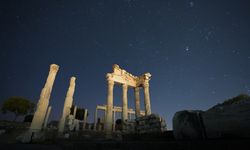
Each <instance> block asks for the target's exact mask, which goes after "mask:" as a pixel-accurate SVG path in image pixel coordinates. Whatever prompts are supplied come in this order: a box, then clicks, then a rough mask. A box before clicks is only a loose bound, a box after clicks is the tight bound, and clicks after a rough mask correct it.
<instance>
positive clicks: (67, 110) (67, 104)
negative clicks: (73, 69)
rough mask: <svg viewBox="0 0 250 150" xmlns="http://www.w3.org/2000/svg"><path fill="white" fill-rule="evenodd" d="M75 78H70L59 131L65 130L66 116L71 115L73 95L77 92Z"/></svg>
mask: <svg viewBox="0 0 250 150" xmlns="http://www.w3.org/2000/svg"><path fill="white" fill-rule="evenodd" d="M75 80H76V78H75V77H71V78H70V84H69V88H68V92H67V95H66V98H65V101H64V107H63V113H62V117H61V119H60V122H59V126H58V131H59V132H63V131H64V126H65V120H66V117H67V116H69V115H70V108H71V107H72V103H73V95H74V92H75Z"/></svg>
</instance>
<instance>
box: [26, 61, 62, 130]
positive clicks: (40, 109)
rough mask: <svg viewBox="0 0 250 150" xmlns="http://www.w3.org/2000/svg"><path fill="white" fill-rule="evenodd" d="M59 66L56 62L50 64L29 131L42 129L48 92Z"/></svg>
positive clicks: (48, 97) (47, 102)
mask: <svg viewBox="0 0 250 150" xmlns="http://www.w3.org/2000/svg"><path fill="white" fill-rule="evenodd" d="M58 69H59V66H58V65H56V64H51V65H50V71H49V75H48V78H47V81H46V83H45V85H44V88H43V89H42V91H41V94H40V99H39V101H38V103H37V108H36V112H35V114H34V117H33V120H32V123H31V125H30V131H31V132H36V131H40V130H41V129H42V125H43V121H44V118H45V114H46V111H47V108H48V105H49V99H50V94H51V92H52V87H53V84H54V81H55V77H56V74H57V71H58Z"/></svg>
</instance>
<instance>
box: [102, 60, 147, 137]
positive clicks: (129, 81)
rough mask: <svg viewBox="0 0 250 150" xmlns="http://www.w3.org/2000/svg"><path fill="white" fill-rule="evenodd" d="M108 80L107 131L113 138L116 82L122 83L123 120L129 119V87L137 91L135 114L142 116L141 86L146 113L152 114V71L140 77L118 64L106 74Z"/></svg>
mask: <svg viewBox="0 0 250 150" xmlns="http://www.w3.org/2000/svg"><path fill="white" fill-rule="evenodd" d="M106 78H107V82H108V95H107V106H106V107H107V109H106V118H105V131H106V135H107V138H111V133H112V124H113V88H114V84H115V83H117V84H121V85H122V121H123V122H125V121H126V120H127V119H128V98H127V91H128V87H131V88H134V91H135V114H136V117H139V116H140V94H139V92H140V88H143V89H144V97H145V99H144V104H145V115H146V116H147V115H150V114H151V105H150V95H149V80H150V78H151V74H150V73H145V74H143V75H141V76H139V77H137V76H134V75H132V74H130V73H128V72H127V71H126V70H123V69H121V68H120V67H119V66H118V65H117V64H115V65H113V72H112V73H107V75H106Z"/></svg>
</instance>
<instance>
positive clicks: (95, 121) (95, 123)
mask: <svg viewBox="0 0 250 150" xmlns="http://www.w3.org/2000/svg"><path fill="white" fill-rule="evenodd" d="M96 125H97V108H96V109H95V118H94V130H96Z"/></svg>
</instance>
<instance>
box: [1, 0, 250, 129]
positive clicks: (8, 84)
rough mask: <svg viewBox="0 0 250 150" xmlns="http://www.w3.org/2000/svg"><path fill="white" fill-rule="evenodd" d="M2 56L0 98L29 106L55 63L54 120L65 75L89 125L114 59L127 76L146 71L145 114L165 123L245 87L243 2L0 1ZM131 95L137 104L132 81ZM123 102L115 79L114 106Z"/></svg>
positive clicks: (246, 8)
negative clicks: (150, 113)
mask: <svg viewBox="0 0 250 150" xmlns="http://www.w3.org/2000/svg"><path fill="white" fill-rule="evenodd" d="M0 61H1V63H0V69H1V73H0V91H1V92H0V103H2V102H3V101H4V100H5V99H7V98H8V97H10V96H22V97H26V98H28V99H30V100H32V101H34V102H35V103H36V102H37V101H38V99H39V95H40V91H41V89H42V88H43V86H44V83H45V81H46V78H47V75H48V70H49V65H50V64H52V63H56V64H58V65H59V66H60V69H59V72H58V74H57V78H56V80H55V84H54V88H53V91H52V95H51V99H50V104H51V105H52V107H53V108H52V117H51V119H53V120H55V119H59V117H60V116H61V112H62V109H63V103H64V100H65V95H66V92H67V89H68V85H69V79H70V77H71V76H76V77H77V80H76V90H75V95H74V104H76V105H78V106H80V107H85V108H87V109H89V110H90V115H89V120H90V122H92V121H93V116H94V110H95V106H96V105H97V104H106V96H107V82H106V78H105V76H106V73H108V72H111V71H112V65H113V64H118V65H120V67H121V68H123V69H125V70H127V71H128V72H130V73H132V74H134V75H141V74H143V73H145V72H150V73H151V74H152V79H151V80H150V94H151V95H150V96H151V106H152V111H153V112H154V113H158V114H160V115H161V116H163V117H164V118H165V119H166V120H167V124H168V127H170V128H171V127H172V121H171V120H172V117H173V115H174V113H175V112H176V111H179V110H183V109H201V110H206V109H208V108H210V107H211V106H213V105H215V104H217V103H220V102H222V101H223V100H225V99H227V98H230V97H233V96H236V95H238V94H240V93H246V94H250V1H249V0H219V1H216V0H209V1H205V0H199V1H198V0H113V1H110V0H88V1H85V0H81V1H80V0H79V1H69V0H68V1H66V0H57V1H50V0H47V1H28V0H25V1H18V0H16V1H12V0H8V1H1V2H0ZM128 98H129V101H128V105H129V107H130V108H134V103H135V102H134V92H133V89H132V88H130V89H129V91H128ZM121 102H122V87H121V86H119V85H116V86H115V88H114V105H118V106H121ZM143 104H144V103H143V91H142V90H141V106H142V108H143V109H144V106H143ZM101 116H102V115H101V114H100V116H99V117H101ZM0 117H1V118H8V115H7V116H6V115H2V114H1V115H0Z"/></svg>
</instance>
